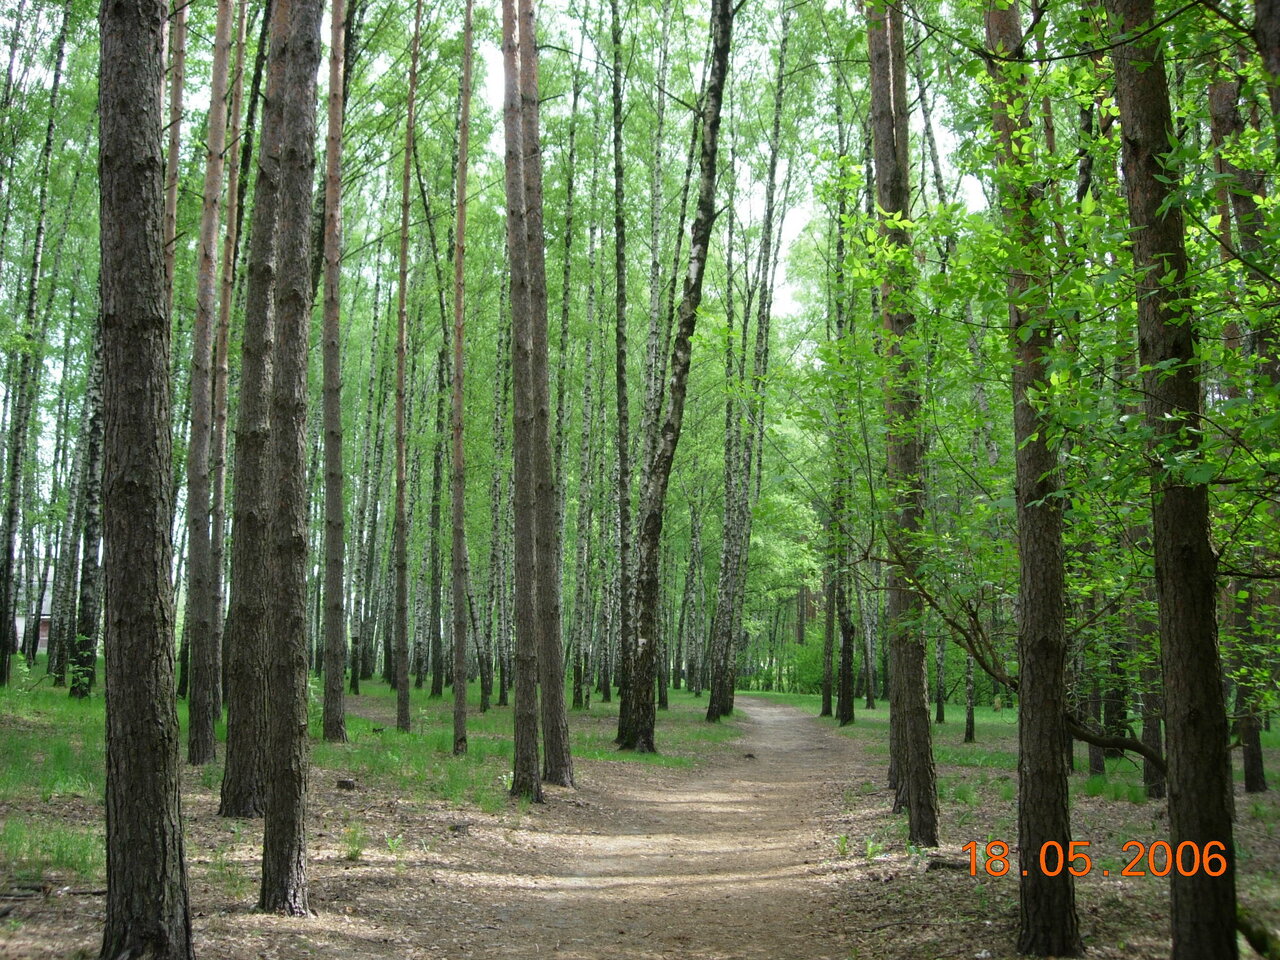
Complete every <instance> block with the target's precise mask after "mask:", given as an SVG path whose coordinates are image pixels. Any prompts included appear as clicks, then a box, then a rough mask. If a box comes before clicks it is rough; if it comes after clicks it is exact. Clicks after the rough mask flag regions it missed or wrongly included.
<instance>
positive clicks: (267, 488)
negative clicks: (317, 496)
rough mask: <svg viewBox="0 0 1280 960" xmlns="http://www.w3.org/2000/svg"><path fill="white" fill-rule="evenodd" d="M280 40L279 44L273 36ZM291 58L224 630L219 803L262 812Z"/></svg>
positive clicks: (275, 29)
mask: <svg viewBox="0 0 1280 960" xmlns="http://www.w3.org/2000/svg"><path fill="white" fill-rule="evenodd" d="M292 4H293V0H273V2H272V19H271V33H272V35H273V36H275V37H280V36H281V35H282V34H283V33H284V32H285V30H286V27H287V24H288V18H289V16H290V10H291V8H292ZM272 46H273V47H274V46H275V44H274V43H273V44H272ZM285 66H286V63H285V60H284V58H283V57H282V56H270V55H269V58H268V63H267V66H266V70H267V90H266V108H265V110H264V115H263V123H262V138H261V143H260V145H259V148H258V176H257V181H256V184H255V186H254V194H253V221H252V225H251V229H250V235H249V252H248V258H249V259H248V286H247V288H246V292H245V312H244V331H243V339H242V342H241V348H240V398H239V406H238V408H237V412H236V442H235V470H234V473H235V487H234V497H233V500H232V529H233V531H234V534H235V535H234V536H233V537H232V540H231V577H230V605H229V608H228V610H227V624H226V629H225V631H224V638H225V641H226V643H225V647H226V656H227V658H228V669H227V760H226V767H225V769H224V772H223V776H222V793H221V801H220V803H219V806H218V813H219V815H220V816H224V817H259V816H262V813H263V809H264V804H265V798H266V756H267V754H266V739H267V728H266V722H267V721H266V709H267V609H268V598H269V596H270V594H271V592H272V591H273V590H274V584H273V583H272V582H271V579H270V577H271V574H270V567H269V549H268V539H269V536H270V522H271V516H272V514H273V512H274V511H273V509H272V502H273V500H272V479H271V471H270V464H269V462H268V459H267V456H268V444H269V441H270V438H271V393H272V380H273V377H274V370H275V361H274V350H275V339H276V323H275V289H276V255H277V246H278V243H277V235H278V230H277V226H278V224H277V220H278V209H279V203H280V176H281V171H280V164H281V151H282V140H283V125H282V121H281V110H282V107H283V103H282V101H283V96H284V91H285V83H286V79H285Z"/></svg>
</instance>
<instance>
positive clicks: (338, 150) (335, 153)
mask: <svg viewBox="0 0 1280 960" xmlns="http://www.w3.org/2000/svg"><path fill="white" fill-rule="evenodd" d="M345 20H346V0H333V8H332V10H331V12H330V24H329V103H328V107H329V111H328V114H329V115H328V121H329V122H328V132H327V134H326V135H325V172H324V321H323V324H324V326H323V332H322V335H321V339H322V341H323V351H324V388H323V401H322V402H323V404H324V614H323V635H324V738H325V740H328V741H330V742H335V743H345V742H346V739H347V722H346V709H345V704H344V702H343V679H344V668H345V665H346V661H347V643H346V610H345V609H344V603H343V591H344V590H345V586H344V584H343V574H344V570H343V566H344V564H343V560H344V554H343V551H344V550H345V548H346V543H345V540H346V533H345V529H346V515H345V507H344V504H343V486H344V477H343V473H342V343H341V336H342V331H341V317H340V311H341V307H342V298H341V282H342V125H343V120H344V116H343V114H344V110H343V100H344V97H343V91H344V90H345V88H346V82H345V71H344V66H345V60H346V23H345Z"/></svg>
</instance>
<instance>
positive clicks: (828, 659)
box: [818, 564, 836, 717]
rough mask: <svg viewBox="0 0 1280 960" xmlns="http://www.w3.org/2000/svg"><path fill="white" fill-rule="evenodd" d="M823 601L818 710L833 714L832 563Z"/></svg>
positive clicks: (834, 603) (834, 587)
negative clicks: (819, 708)
mask: <svg viewBox="0 0 1280 960" xmlns="http://www.w3.org/2000/svg"><path fill="white" fill-rule="evenodd" d="M823 595H824V596H823V602H824V605H825V606H826V622H825V623H824V625H823V630H822V708H821V710H819V711H818V716H820V717H829V716H831V715H832V714H831V700H832V697H831V694H832V691H833V689H834V684H833V683H832V680H833V679H834V678H833V675H832V670H831V668H832V661H833V660H834V659H835V645H836V578H835V567H834V564H832V565H831V566H830V567H828V569H827V588H826V590H824V591H823Z"/></svg>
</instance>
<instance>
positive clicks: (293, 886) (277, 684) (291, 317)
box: [258, 0, 324, 916]
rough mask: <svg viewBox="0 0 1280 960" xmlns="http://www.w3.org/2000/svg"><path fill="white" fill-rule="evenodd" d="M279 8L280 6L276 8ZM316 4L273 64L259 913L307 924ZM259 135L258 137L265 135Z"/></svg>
mask: <svg viewBox="0 0 1280 960" xmlns="http://www.w3.org/2000/svg"><path fill="white" fill-rule="evenodd" d="M277 2H279V0H277ZM323 6H324V5H323V3H322V2H321V0H294V2H293V3H292V4H291V7H290V11H289V19H288V22H287V33H286V34H285V35H284V36H280V37H273V38H272V50H271V56H272V57H276V56H283V57H285V58H286V66H285V72H284V91H285V92H284V98H283V99H284V103H283V105H282V110H281V117H280V120H281V123H282V125H283V138H282V141H281V146H282V152H281V158H280V207H279V241H278V242H279V257H280V267H279V276H278V278H277V282H276V299H275V302H276V327H275V333H276V336H275V350H274V354H273V361H274V376H273V378H272V397H271V441H270V465H271V481H272V487H271V489H272V490H273V492H274V497H275V502H274V503H273V508H274V510H273V515H272V520H271V524H270V531H271V564H270V567H269V570H270V577H269V582H270V583H271V585H272V600H271V604H270V607H269V622H270V627H271V642H270V649H269V653H268V658H267V664H268V666H267V674H268V678H269V683H270V685H271V690H272V694H273V695H272V697H271V698H270V700H269V701H268V711H267V731H268V741H269V746H270V750H271V770H272V774H271V777H270V778H269V780H268V789H267V803H266V809H265V821H264V829H263V841H262V888H261V893H260V895H259V898H258V906H259V907H260V908H261V909H262V910H265V911H269V912H272V913H285V914H289V915H291V916H307V915H308V909H307V871H306V855H307V843H306V839H307V831H306V812H307V768H308V761H309V758H308V747H307V636H306V632H307V631H306V624H307V577H306V560H307V535H306V531H307V502H308V497H307V477H306V429H307V348H308V345H309V341H310V336H309V332H310V326H311V300H312V297H313V295H314V290H315V287H314V284H313V283H312V280H311V250H310V247H311V229H310V226H311V206H312V191H313V188H314V182H315V176H314V172H315V133H316V74H317V72H318V70H319V66H320V20H321V14H322V11H323ZM264 135H265V134H264Z"/></svg>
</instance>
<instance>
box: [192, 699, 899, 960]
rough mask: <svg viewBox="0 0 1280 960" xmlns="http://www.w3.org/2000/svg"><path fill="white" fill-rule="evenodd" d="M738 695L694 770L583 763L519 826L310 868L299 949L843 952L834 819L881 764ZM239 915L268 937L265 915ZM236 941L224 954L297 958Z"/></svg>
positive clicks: (451, 831) (642, 954) (566, 959)
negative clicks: (730, 729)
mask: <svg viewBox="0 0 1280 960" xmlns="http://www.w3.org/2000/svg"><path fill="white" fill-rule="evenodd" d="M736 708H737V710H736V716H737V717H738V719H739V721H740V722H741V724H742V728H743V736H742V738H741V739H739V740H735V741H733V742H732V743H731V744H729V745H728V746H727V747H724V748H719V750H718V753H717V755H716V756H715V757H713V758H711V759H709V760H707V761H706V762H704V763H701V764H699V765H698V766H697V767H695V768H693V769H688V768H685V769H680V768H670V767H661V766H650V765H647V764H637V763H615V762H602V761H594V762H592V761H588V762H584V763H579V765H578V770H577V778H578V786H577V788H576V789H560V788H549V789H548V791H547V802H546V804H545V805H543V806H542V807H539V808H535V809H532V810H530V811H529V812H528V813H526V814H523V815H522V816H520V817H519V818H518V822H516V823H515V825H513V823H512V818H511V817H507V818H506V819H505V820H495V821H490V820H489V818H485V817H482V816H478V815H471V814H467V815H465V816H463V815H461V814H459V816H458V818H455V819H460V820H462V821H463V822H456V823H453V824H448V825H443V824H440V823H439V822H438V821H437V822H435V823H431V824H424V825H423V827H424V829H427V830H431V831H433V832H435V833H436V834H437V835H440V834H441V833H443V839H442V840H441V842H439V843H438V844H431V845H430V850H429V852H427V853H426V854H425V858H426V862H421V861H419V862H418V863H415V862H414V861H415V859H417V858H420V857H422V856H423V854H422V853H420V852H418V851H414V850H412V849H410V851H409V853H408V854H407V856H406V859H405V862H404V863H403V864H397V866H396V867H395V868H394V869H388V868H387V866H386V865H383V868H382V869H381V870H379V871H377V872H376V873H375V872H372V871H369V870H366V869H361V868H357V869H349V870H339V871H337V872H332V871H330V870H328V869H324V868H323V867H322V868H321V869H318V870H316V871H315V874H314V880H313V907H315V908H316V909H317V910H318V911H319V916H318V917H317V918H316V920H318V921H319V922H318V923H317V924H315V927H316V928H327V930H328V934H327V935H323V934H321V931H320V930H319V929H314V928H313V929H312V931H310V936H306V935H304V936H305V940H304V941H302V942H306V944H307V946H308V948H309V950H308V953H309V954H310V955H312V956H325V957H339V956H342V957H348V958H350V957H353V956H358V957H375V956H376V957H382V956H386V957H391V956H396V957H403V958H413V960H437V958H439V960H444V958H448V960H499V958H502V960H507V958H511V960H514V958H520V960H530V958H537V957H556V958H562V960H588V958H590V960H660V958H680V960H837V958H838V960H844V958H847V957H848V956H849V949H848V946H847V945H845V944H844V941H843V937H842V936H841V934H840V932H839V931H840V928H841V926H842V924H840V923H839V922H837V921H836V913H837V899H838V895H837V884H838V881H839V878H840V874H839V872H838V869H837V866H836V865H835V863H834V862H833V860H832V858H833V857H834V855H835V847H834V842H835V841H834V837H835V833H836V832H839V828H838V827H837V826H836V825H834V821H835V820H836V819H837V818H838V817H839V814H840V810H839V803H840V798H841V796H842V791H843V789H844V787H845V785H847V783H848V782H849V779H850V777H853V776H857V775H859V774H861V775H863V776H866V777H869V776H874V775H877V773H873V772H872V771H871V770H870V769H868V770H866V771H865V772H864V771H861V770H859V769H858V768H860V767H861V766H862V765H863V763H864V762H865V761H863V760H861V759H860V758H859V757H858V755H857V748H856V745H855V744H854V743H853V742H852V741H850V740H849V739H847V738H845V737H842V736H839V735H837V734H835V733H834V732H832V731H831V730H830V729H829V728H827V727H824V726H822V725H820V724H818V723H817V722H816V721H814V720H813V718H811V717H810V716H808V715H807V714H806V713H804V712H802V711H800V710H798V709H795V708H792V707H787V706H782V705H779V704H774V703H771V702H768V701H765V700H761V699H753V698H751V697H744V696H739V697H738V698H737V703H736ZM659 735H660V736H661V723H659ZM659 747H661V742H659ZM407 812H408V811H403V810H402V811H400V813H399V815H398V816H397V819H396V820H395V821H394V822H395V823H397V824H400V825H404V814H405V813H407ZM373 829H375V830H376V829H377V828H376V826H375V827H374V828H373ZM424 849H425V848H424ZM244 919H248V918H244ZM253 920H254V922H255V924H254V925H255V926H257V927H258V930H256V931H255V933H256V934H258V935H259V936H261V935H263V934H266V937H265V938H264V940H263V941H262V943H263V946H266V945H267V944H269V943H270V940H271V938H270V934H269V933H268V932H267V930H265V929H263V928H262V924H263V921H266V925H267V926H273V925H274V922H273V920H272V918H264V917H254V918H253ZM280 923H281V924H284V923H287V921H280ZM290 926H291V929H292V931H299V925H298V924H297V923H296V922H294V923H293V924H291V925H290ZM308 926H311V925H308ZM208 932H209V934H213V933H214V931H213V930H212V929H211V930H209V931H208ZM243 932H247V931H242V933H243ZM299 932H300V931H299ZM214 936H216V934H215V935H214ZM251 939H256V937H252V935H251ZM290 939H292V938H290ZM300 940H302V938H300ZM244 945H245V944H244V943H243V941H242V944H241V950H230V951H228V952H227V953H226V954H225V956H227V957H237V958H239V957H244V956H255V957H256V956H263V955H274V956H281V957H287V956H293V955H303V954H301V953H299V954H293V953H291V952H290V950H289V949H288V948H287V947H283V946H282V945H280V944H278V943H277V944H275V949H274V950H271V951H270V952H269V953H268V952H266V951H263V952H256V951H255V952H252V953H248V954H246V953H245V952H244V951H243V946H244ZM268 949H269V948H268ZM217 955H218V956H223V955H224V954H223V953H222V951H221V950H218V951H217Z"/></svg>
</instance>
